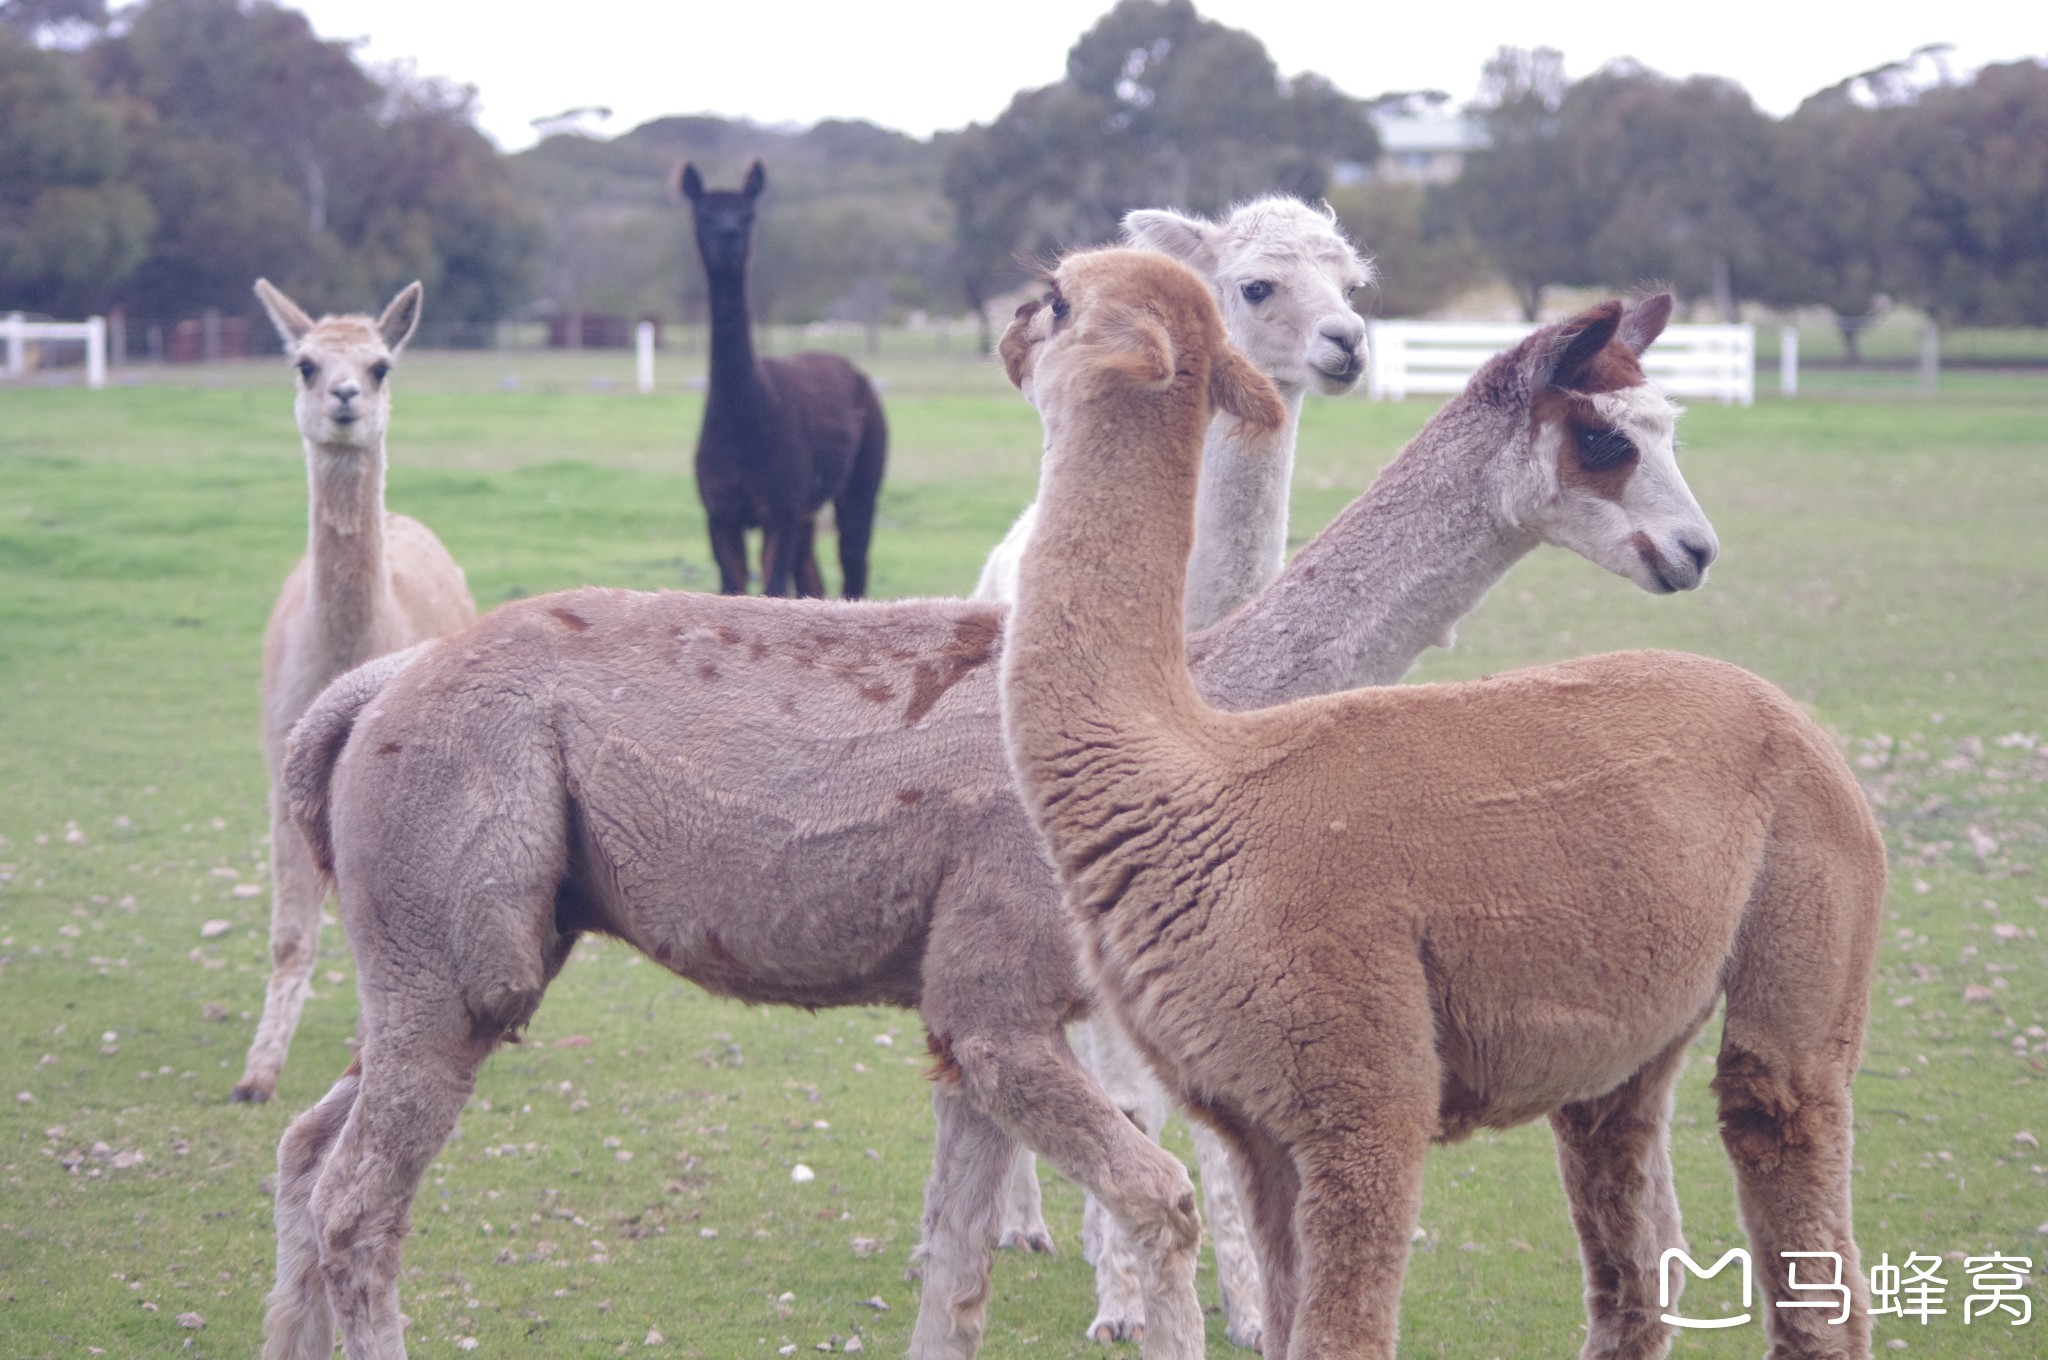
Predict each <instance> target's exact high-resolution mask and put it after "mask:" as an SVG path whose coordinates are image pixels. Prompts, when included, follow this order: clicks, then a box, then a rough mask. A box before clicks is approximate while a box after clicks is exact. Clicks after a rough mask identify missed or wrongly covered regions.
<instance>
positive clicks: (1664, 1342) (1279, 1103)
mask: <svg viewBox="0 0 2048 1360" xmlns="http://www.w3.org/2000/svg"><path fill="white" fill-rule="evenodd" d="M1588 315H1589V317H1592V318H1594V319H1591V320H1589V321H1588V323H1587V324H1584V325H1582V326H1579V327H1577V328H1575V329H1572V328H1568V329H1565V330H1563V331H1561V332H1558V333H1556V335H1555V337H1554V341H1553V342H1552V343H1551V344H1550V346H1549V349H1550V352H1549V353H1546V354H1542V355H1538V356H1523V357H1534V358H1536V359H1537V360H1538V361H1539V363H1540V367H1541V370H1542V371H1544V372H1547V373H1551V374H1556V375H1561V376H1562V377H1563V378H1564V379H1565V381H1562V382H1560V384H1559V385H1560V386H1561V387H1562V388H1563V389H1564V390H1563V391H1561V392H1559V393H1558V399H1557V400H1556V401H1555V402H1554V403H1550V404H1549V409H1542V408H1541V407H1540V406H1539V409H1538V412H1537V416H1536V421H1537V426H1538V431H1539V437H1541V438H1545V439H1548V440H1551V441H1554V442H1557V443H1563V444H1564V445H1565V448H1566V449H1567V450H1571V449H1573V448H1574V447H1575V446H1576V448H1577V449H1579V450H1582V451H1583V452H1584V454H1585V455H1586V456H1584V457H1581V458H1578V459H1576V460H1574V461H1576V462H1577V464H1578V472H1579V474H1580V475H1585V476H1588V477H1591V478H1593V479H1595V480H1597V479H1599V478H1601V477H1602V476H1605V475H1609V474H1611V472H1612V470H1613V469H1612V467H1611V466H1609V465H1608V462H1607V459H1606V457H1605V456H1604V454H1605V453H1607V452H1611V450H1612V447H1613V446H1612V445H1611V444H1609V443H1607V442H1606V441H1605V439H1604V436H1602V435H1601V434H1599V433H1598V432H1599V431H1601V430H1602V429H1603V427H1607V426H1608V425H1609V424H1610V422H1611V420H1612V415H1611V413H1609V412H1608V411H1606V410H1604V409H1603V398H1602V393H1603V392H1611V391H1613V390H1615V389H1616V388H1617V387H1619V386H1623V385H1629V383H1630V378H1631V374H1632V375H1633V381H1634V382H1640V370H1639V369H1638V368H1637V366H1636V364H1635V356H1634V354H1633V353H1632V352H1630V350H1629V349H1628V347H1626V346H1625V345H1623V344H1621V343H1619V342H1617V341H1616V339H1615V336H1616V332H1617V330H1618V328H1619V326H1620V323H1621V319H1622V311H1621V308H1620V307H1619V305H1618V304H1617V305H1613V306H1611V307H1610V308H1609V309H1603V310H1602V311H1600V312H1599V313H1598V314H1597V316H1596V315H1595V314H1588ZM1003 353H1004V358H1005V361H1006V363H1007V365H1008V367H1009V370H1010V372H1011V375H1012V377H1013V379H1015V380H1016V381H1018V383H1019V385H1020V386H1021V387H1023V388H1024V390H1025V392H1026V393H1027V395H1029V396H1031V397H1032V398H1033V400H1034V402H1035V404H1036V405H1037V406H1038V408H1039V410H1040V412H1041V414H1042V415H1043V417H1044V420H1045V426H1046V462H1045V470H1044V474H1043V481H1042V486H1041V498H1040V519H1039V526H1038V529H1037V531H1036V532H1035V533H1034V534H1033V536H1032V540H1031V544H1030V546H1029V548H1028V549H1027V551H1026V554H1025V558H1024V563H1023V570H1022V579H1021V594H1020V598H1019V601H1018V604H1017V607H1016V609H1015V611H1014V613H1013V617H1012V619H1011V623H1010V627H1009V630H1008V641H1007V645H1006V649H1005V653H1004V671H1003V699H1004V719H1005V729H1006V734H1007V739H1008V745H1009V749H1010V753H1011V757H1012V760H1013V762H1014V764H1015V766H1016V769H1017V773H1018V776H1019V780H1020V786H1021V789H1022V792H1023V795H1024V798H1025V802H1026V804H1027V805H1028V806H1029V807H1030V809H1031V811H1032V813H1033V815H1034V817H1035V818H1036V820H1037V821H1038V824H1039V826H1040V829H1041V831H1042V832H1043V834H1044V835H1045V837H1046V839H1047V842H1048V844H1049V846H1050V849H1051V851H1052V855H1053V859H1054V863H1055V867H1056V868H1057V870H1058V872H1059V875H1060V879H1061V882H1062V884H1063V885H1064V887H1065V890H1066V895H1067V905H1068V909H1069V913H1070V915H1071V916H1072V918H1073V919H1074V920H1075V921H1076V923H1077V924H1078V926H1079V928H1080V931H1081V936H1082V945H1083V954H1084V958H1085V959H1086V961H1087V963H1088V965H1089V967H1090V969H1091V971H1092V973H1093V974H1094V976H1095V978H1096V981H1097V983H1098V985H1099V986H1100V988H1101V990H1102V992H1103V994H1104V996H1105V997H1106V998H1107V999H1108V1001H1109V1003H1110V1004H1111V1005H1112V1006H1113V1007H1114V1008H1115V1010H1116V1012H1117V1015H1118V1016H1119V1018H1120V1019H1121V1020H1122V1021H1123V1023H1124V1025H1125V1027H1126V1029H1127V1030H1128V1031H1129V1032H1130V1033H1131V1034H1132V1036H1133V1037H1134V1038H1136V1039H1137V1040H1138V1041H1139V1043H1140V1044H1141V1046H1142V1047H1143V1048H1144V1049H1145V1051H1146V1053H1147V1056H1148V1057H1149V1058H1150V1060H1151V1062H1152V1064H1153V1066H1154V1068H1155V1070H1157V1071H1158V1072H1159V1074H1160V1075H1161V1076H1162V1077H1163V1078H1165V1079H1166V1081H1167V1083H1168V1085H1169V1087H1170V1089H1172V1091H1173V1092H1174V1094H1175V1096H1176V1097H1177V1098H1178V1099H1179V1100H1180V1101H1181V1102H1182V1103H1183V1104H1184V1105H1186V1106H1187V1107H1188V1108H1189V1109H1191V1110H1192V1111H1194V1112H1195V1113H1196V1114H1197V1115H1198V1116H1199V1117H1201V1118H1202V1119H1204V1120H1206V1121H1208V1122H1209V1123H1210V1124H1212V1125H1213V1126H1214V1127H1216V1128H1217V1129H1218V1130H1219V1131H1220V1132H1222V1133H1223V1134H1224V1136H1225V1137H1226V1138H1227V1139H1228V1140H1229V1141H1230V1143H1231V1144H1232V1147H1233V1149H1234V1151H1235V1152H1236V1154H1237V1156H1238V1157H1239V1159H1240V1163H1241V1170H1242V1171H1243V1172H1244V1174H1245V1179H1246V1190H1247V1194H1248V1197H1249V1199H1250V1202H1251V1205H1252V1216H1253V1222H1254V1231H1255V1233H1256V1234H1257V1236H1258V1237H1259V1240H1260V1243H1261V1249H1262V1257H1263V1260H1262V1265H1263V1267H1264V1269H1265V1273H1266V1286H1267V1304H1266V1317H1265V1324H1266V1333H1265V1340H1266V1353H1267V1354H1268V1355H1269V1356H1271V1357H1276V1360H1277V1357H1282V1356H1294V1357H1311V1356H1313V1357H1317V1360H1323V1358H1324V1357H1344V1356H1373V1357H1388V1356H1391V1355H1392V1354H1393V1349H1394V1338H1395V1333H1396V1327H1397V1309H1398V1303H1399V1291H1400V1283H1401V1276H1402V1273H1403V1270H1404V1268H1405V1265H1406V1260H1407V1253H1408V1243H1409V1236H1410V1233H1411V1232H1412V1230H1413V1229H1414V1226H1415V1222H1416V1217H1417V1213H1418V1209H1419V1204H1420V1195H1421V1184H1422V1167H1423V1161H1424V1157H1425V1154H1426V1152H1427V1149H1428V1145H1429V1143H1430V1142H1431V1141H1432V1140H1433V1139H1451V1138H1457V1137H1460V1136H1463V1135H1465V1134H1468V1133H1470V1132H1471V1131H1472V1130H1473V1129H1475V1128H1478V1127H1482V1126H1493V1127H1501V1126H1506V1125H1510V1124H1514V1123H1519V1122H1522V1121H1525V1120H1528V1119H1532V1118H1535V1117H1536V1116H1538V1115H1548V1116H1549V1117H1550V1119H1551V1124H1552V1127H1553V1130H1554V1131H1555V1133H1556V1136H1557V1139H1558V1145H1559V1161H1560V1166H1561V1168H1562V1171H1563V1175H1564V1180H1565V1185H1566V1190H1567V1193H1568V1195H1569V1197H1570V1199H1571V1202H1572V1207H1573V1216H1574V1220H1575V1222H1576V1225H1577V1227H1578V1229H1579V1233H1580V1239H1581V1246H1582V1251H1583V1254H1584V1257H1585V1266H1586V1277H1587V1293H1586V1297H1587V1303H1588V1309H1589V1313H1590V1324H1591V1325H1590V1331H1589V1336H1588V1338H1587V1341H1586V1343H1585V1348H1584V1351H1583V1354H1584V1355H1585V1356H1587V1357H1594V1356H1601V1357H1608V1356H1626V1357H1653V1356H1658V1355H1661V1354H1663V1353H1664V1351H1665V1350H1666V1349H1667V1348H1668V1346H1669V1344H1670V1331H1669V1329H1668V1327H1667V1325H1666V1324H1664V1323H1663V1322H1662V1321H1661V1320H1660V1319H1659V1314H1660V1312H1661V1311H1663V1309H1662V1307H1661V1305H1660V1303H1659V1301H1658V1278H1657V1277H1658V1273H1659V1257H1660V1254H1661V1252H1662V1251H1664V1250H1665V1249H1667V1248H1670V1247H1680V1246H1683V1244H1684V1241H1683V1237H1682V1235H1681V1231H1680V1226H1679V1220H1678V1212H1677V1204H1676V1200H1675V1198H1673V1197H1672V1196H1671V1194H1670V1188H1669V1187H1670V1174H1669V1158H1668V1153H1667V1150H1666V1147H1667V1132H1668V1131H1667V1124H1668V1120H1669V1114H1670V1100H1671V1089H1672V1085H1673V1082H1674V1081H1675V1079H1676V1077H1677V1074H1678V1071H1679V1069H1680V1067H1681V1065H1682V1062H1683V1058H1684V1054H1685V1048H1686V1045H1687V1043H1688V1042H1689V1041H1690V1040H1691V1038H1692V1036H1693V1035H1694V1034H1696V1033H1697V1032H1698V1031H1699V1029H1700V1027H1701V1026H1702V1025H1704V1024H1705V1023H1706V1021H1707V1019H1708V1018H1709V1017H1710V1016H1711V1014H1712V1012H1713V1010H1714V1008H1715V1006H1716V1004H1717V1003H1719V1002H1721V1001H1723V1000H1725V1002H1726V1006H1727V1011H1726V1019H1725V1025H1724V1032H1723V1042H1722V1049H1721V1054H1720V1059H1719V1075H1718V1076H1717V1078H1716V1080H1715V1088H1716V1090H1717V1092H1718V1094H1719V1097H1720V1102H1721V1119H1722V1126H1723V1139H1724V1142H1725V1144H1726V1146H1727V1149H1728V1152H1729V1154H1730V1157H1731V1160H1732V1161H1733V1162H1734V1165H1735V1173H1736V1179H1737V1184H1738V1192H1739V1196H1740V1199H1741V1204H1742V1211H1743V1218H1744V1222H1745V1224H1746V1226H1747V1228H1748V1230H1749V1235H1750V1245H1751V1249H1752V1252H1753V1253H1754V1256H1755V1261H1756V1267H1757V1270H1758V1273H1759V1275H1760V1276H1761V1279H1762V1282H1763V1293H1764V1299H1763V1303H1762V1307H1761V1308H1760V1310H1759V1311H1761V1312H1762V1313H1763V1315H1764V1318H1765V1326H1766V1328H1767V1331H1768V1334H1769V1336H1770V1339H1771V1355H1772V1356H1773V1357H1775V1360H1789V1358H1790V1357H1848V1356H1859V1357H1860V1356H1865V1355H1867V1354H1868V1353H1869V1320H1868V1317H1867V1315H1866V1313H1865V1306H1866V1305H1865V1302H1864V1290H1863V1284H1862V1274H1861V1271H1860V1268H1859V1265H1858V1259H1857V1253H1856V1244H1855V1240H1854V1237H1853V1235H1852V1232H1851V1228H1850V1202H1849V1170H1850V1139H1851V1122H1852V1121H1851V1107H1850V1092H1849V1085H1850V1080H1851V1078H1852V1077H1853V1075H1854V1073H1855V1069H1856V1064H1857V1059H1858V1055H1859V1052H1860V1047H1861V1042H1862V1031H1863V1023H1864V1017H1865V1012H1866V1009H1867V1004H1868V993H1869V986H1870V976H1871V968H1872V961H1873V957H1874V951H1875V943H1876V934H1877V929H1878V922H1879V918H1880V912H1881V906H1882V898H1883V888H1884V851H1883V846H1882V843H1881V842H1880V840H1879V838H1878V834H1877V830H1876V827H1875V825H1874V824H1873V822H1872V819H1871V817H1870V813H1869V811H1868V809H1867V807H1866V806H1865V805H1864V802H1863V799H1862V796H1861V793H1860V791H1859V790H1858V789H1857V787H1856V784H1855V781H1854V780H1853V779H1852V778H1851V776H1850V774H1849V771H1848V769H1847V767H1846V765H1845V764H1844V762H1843V761H1842V759H1841V757H1840V755H1839V754H1838V753H1837V752H1836V750H1835V749H1834V747H1833V745H1832V744H1831V743H1830V742H1829V741H1828V739H1827V737H1826V736H1825V734H1824V733H1822V732H1821V731H1820V730H1819V729H1818V727H1817V726H1816V725H1815V724H1814V723H1813V721H1812V720H1811V719H1810V718H1808V717H1806V716H1805V715H1804V714H1803V713H1802V712H1801V711H1800V710H1799V709H1798V707H1797V706H1796V705H1794V704H1793V703H1792V702H1791V701H1790V700H1789V699H1787V698H1786V697H1785V696H1784V695H1783V694H1782V693H1780V692H1779V691H1777V690H1776V689H1774V688H1772V687H1771V686H1769V685H1768V684H1766V683H1764V682H1763V681H1761V680H1758V679H1757V678H1755V677H1754V676H1751V675H1748V674H1746V673H1744V672H1742V671H1739V670H1737V669H1735V668H1734V667H1731V666H1727V665H1724V664H1721V663H1719V662H1714V661H1708V660H1705V659H1702V658H1698V657H1689V656H1684V655H1679V654H1673V653H1656V652H1637V653H1624V654H1618V655H1614V656H1606V657H1594V658H1588V659H1585V660H1580V661H1574V662H1568V663H1564V664H1561V665H1556V666H1549V667H1542V668H1539V669H1535V670H1528V671H1520V672H1515V673H1511V674H1509V675H1505V676H1500V677H1496V678H1494V679H1491V680H1486V681H1480V682H1476V683H1472V684H1465V685H1436V686H1422V687H1413V688H1397V689H1389V690H1364V691H1355V692H1351V693H1347V694H1340V695H1331V696H1327V697H1322V698H1314V699H1307V700H1302V701H1298V702H1294V703H1289V704H1284V705H1282V706H1281V707H1278V708H1270V709H1262V710H1255V711H1252V712H1245V713H1234V714H1233V713H1227V712H1223V711H1219V710H1217V709H1214V708H1211V707H1209V705H1208V704H1207V703H1205V702H1204V701H1203V699H1202V698H1201V697H1200V695H1199V694H1198V692H1197V690H1196V688H1195V685H1194V683H1193V681H1192V679H1191V677H1190V675H1189V671H1188V666H1187V660H1186V653H1185V651H1184V645H1183V642H1182V627H1181V618H1182V614H1181V611H1182V588H1183V576H1184V572H1185V565H1186V562H1187V560H1188V553H1189V547H1190V543H1191V540H1192V536H1193V510H1194V503H1195V494H1196V475H1197V458H1198V450H1199V448H1200V446H1201V441H1202V435H1203V431H1204V429H1205V427H1206V426H1207V424H1208V421H1209V418H1210V413H1211V410H1212V407H1213V405H1215V404H1222V405H1225V406H1226V407H1228V408H1231V409H1239V410H1249V409H1251V408H1253V407H1254V406H1255V404H1256V403H1254V402H1252V401H1249V400H1247V399H1246V397H1245V396H1244V395H1243V390H1244V388H1245V387H1246V386H1247V385H1249V384H1250V383H1251V382H1252V381H1254V379H1253V378H1252V376H1251V370H1250V369H1249V368H1248V367H1247V366H1246V365H1245V364H1244V361H1243V360H1242V359H1241V358H1240V357H1238V356H1237V355H1236V354H1235V353H1234V352H1232V351H1231V350H1230V348H1229V346H1228V343H1227V342H1226V340H1225V339H1224V336H1223V332H1222V327H1221V323H1220V320H1219V319H1218V317H1217V315H1216V311H1215V306H1214V303H1213V301H1212V300H1211V299H1210V297H1209V294H1208V290H1207V288H1206V287H1205V286H1204V285H1203V283H1202V282H1201V280H1199V279H1197V278H1196V277H1195V276H1193V275H1192V274H1190V273H1188V272H1187V271H1186V270H1185V269H1184V268H1182V267H1181V266H1179V265H1176V264H1173V263H1172V262H1170V261H1167V260H1164V259H1162V258H1160V257H1158V256H1156V255H1150V254H1145V253H1141V252H1132V251H1101V252H1093V253H1090V254H1086V255H1079V256H1074V257H1070V258H1069V259H1068V260H1067V261H1066V262H1065V263H1064V264H1062V265H1061V267H1060V269H1059V272H1058V274H1057V276H1056V279H1055V283H1054V288H1053V291H1052V293H1051V294H1050V296H1049V298H1048V301H1047V303H1046V304H1045V305H1043V306H1039V307H1031V308H1026V309H1022V310H1020V315H1019V319H1018V320H1017V321H1016V322H1015V323H1013V324H1012V326H1011V328H1010V330H1009V332H1008V333H1007V334H1006V335H1005V337H1004V341H1003ZM1572 379H1576V383H1574V382H1573V381H1571V380H1572ZM1526 381H1527V377H1526V372H1525V371H1517V370H1516V368H1515V366H1514V365H1513V364H1512V363H1506V362H1500V361H1497V362H1495V363H1494V364H1490V365H1489V366H1488V368H1487V369H1486V370H1483V371H1482V372H1481V374H1480V375H1479V376H1478V377H1477V378H1475V380H1474V385H1475V386H1481V385H1484V384H1515V383H1522V382H1526ZM1584 435H1591V436H1592V437H1590V438H1587V437H1584ZM1568 465H1569V464H1568V463H1566V462H1562V461H1561V463H1560V467H1561V470H1562V469H1563V468H1564V467H1566V466H1568ZM1787 1251H1800V1252H1835V1253H1838V1254H1839V1256H1840V1258H1841V1261H1842V1263H1843V1264H1842V1270H1843V1274H1842V1279H1843V1282H1844V1283H1845V1284H1846V1285H1847V1286H1848V1288H1849V1289H1850V1291H1851V1293H1852V1295H1853V1299H1854V1304H1853V1306H1852V1309H1851V1316H1850V1318H1849V1319H1848V1321H1847V1322H1846V1324H1845V1325H1842V1326H1840V1327H1835V1326H1830V1325H1828V1324H1827V1322H1826V1321H1824V1319H1823V1316H1822V1315H1821V1314H1819V1313H1817V1312H1814V1311H1808V1310H1803V1309H1794V1310H1789V1311H1781V1310H1779V1309H1778V1308H1776V1307H1775V1306H1774V1305H1775V1304H1777V1303H1779V1302H1780V1301H1791V1302H1803V1301H1806V1300H1804V1299H1802V1298H1800V1297H1798V1296H1794V1295H1792V1294H1791V1292H1790V1291H1789V1289H1788V1279H1787V1266H1788V1264H1789V1263H1788V1262H1787V1261H1785V1260H1784V1259H1783V1258H1782V1257H1781V1256H1780V1253H1781V1252H1787Z"/></svg>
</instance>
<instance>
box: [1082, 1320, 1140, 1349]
mask: <svg viewBox="0 0 2048 1360" xmlns="http://www.w3.org/2000/svg"><path fill="white" fill-rule="evenodd" d="M1088 1339H1089V1340H1090V1341H1096V1342H1100V1343H1101V1344H1102V1345H1105V1346H1107V1345H1110V1344H1111V1343H1113V1342H1117V1341H1143V1340H1144V1339H1145V1324H1144V1323H1143V1322H1141V1321H1138V1320H1136V1319H1133V1318H1110V1317H1098V1318H1096V1319H1095V1321H1093V1322H1091V1323H1089V1324H1088Z"/></svg>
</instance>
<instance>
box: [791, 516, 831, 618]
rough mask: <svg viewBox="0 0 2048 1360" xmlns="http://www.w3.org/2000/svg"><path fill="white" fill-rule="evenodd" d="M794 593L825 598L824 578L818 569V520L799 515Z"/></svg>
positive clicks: (815, 598) (817, 598) (820, 598)
mask: <svg viewBox="0 0 2048 1360" xmlns="http://www.w3.org/2000/svg"><path fill="white" fill-rule="evenodd" d="M796 536H797V547H796V552H795V557H796V573H795V580H796V593H797V594H798V595H800V596H802V597H803V598H804V599H807V600H822V599H824V598H825V578H824V576H823V575H821V574H820V573H819V571H818V520H817V517H816V516H815V515H799V516H797V521H796Z"/></svg>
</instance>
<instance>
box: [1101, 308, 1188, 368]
mask: <svg viewBox="0 0 2048 1360" xmlns="http://www.w3.org/2000/svg"><path fill="white" fill-rule="evenodd" d="M1104 330H1105V332H1106V334H1105V335H1104V336H1103V341H1102V343H1101V344H1100V346H1099V352H1100V354H1101V364H1102V367H1104V368H1106V369H1108V370H1110V371H1111V372H1113V373H1121V374H1123V375H1124V376H1125V377H1127V378H1135V379H1137V380H1138V381H1139V382H1141V383H1145V384H1147V385H1148V386H1154V387H1163V386H1165V385H1166V384H1167V383H1169V382H1172V381H1173V336H1172V335H1170V334H1169V333H1168V332H1167V329H1166V323H1165V322H1163V321H1161V320H1160V319H1159V318H1158V317H1156V316H1154V315H1152V314H1151V313H1150V312H1145V311H1138V310H1135V309H1133V310H1131V311H1128V312H1126V313H1125V314H1124V315H1123V316H1121V317H1119V318H1118V319H1117V320H1116V322H1115V323H1114V324H1113V325H1111V326H1107V327H1105V328H1104Z"/></svg>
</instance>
